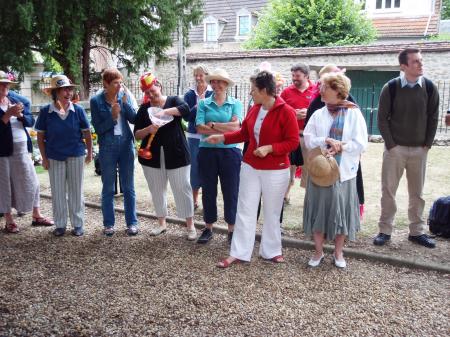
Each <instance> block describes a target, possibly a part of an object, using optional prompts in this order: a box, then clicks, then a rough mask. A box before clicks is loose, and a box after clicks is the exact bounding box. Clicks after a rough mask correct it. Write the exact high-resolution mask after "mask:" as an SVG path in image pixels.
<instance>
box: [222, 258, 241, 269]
mask: <svg viewBox="0 0 450 337" xmlns="http://www.w3.org/2000/svg"><path fill="white" fill-rule="evenodd" d="M241 262H242V261H241V260H239V259H235V260H233V261H231V262H230V261H228V260H227V259H223V260H220V261H219V262H217V264H216V267H217V268H221V269H225V268H228V267H229V266H231V265H232V264H239V263H241Z"/></svg>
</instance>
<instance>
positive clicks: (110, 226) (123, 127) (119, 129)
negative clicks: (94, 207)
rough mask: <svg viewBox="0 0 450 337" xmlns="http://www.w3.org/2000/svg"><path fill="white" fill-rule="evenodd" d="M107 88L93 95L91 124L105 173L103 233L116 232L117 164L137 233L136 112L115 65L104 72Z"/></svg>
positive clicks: (129, 221) (131, 229)
mask: <svg viewBox="0 0 450 337" xmlns="http://www.w3.org/2000/svg"><path fill="white" fill-rule="evenodd" d="M102 79H103V87H104V90H103V91H102V92H101V93H99V94H98V95H95V96H94V97H92V98H91V101H90V106H91V116H92V125H93V126H94V129H95V132H96V133H97V135H98V144H99V160H100V167H101V175H102V183H103V187H102V213H103V226H104V229H103V233H104V234H105V235H106V236H112V235H114V232H115V231H114V225H115V217H114V187H115V183H116V175H117V167H119V179H120V186H121V189H122V192H123V197H124V208H125V221H126V225H127V229H126V233H127V234H128V235H136V234H137V233H138V227H137V225H138V220H137V215H136V193H135V191H134V146H133V141H134V137H133V133H132V131H131V128H130V125H129V123H131V124H134V120H135V118H136V111H135V110H134V109H133V107H132V106H131V104H130V100H129V98H128V97H127V95H126V94H125V92H124V90H123V87H122V79H123V77H122V74H121V73H120V71H119V70H117V69H115V68H111V69H106V70H105V71H104V72H103V74H102Z"/></svg>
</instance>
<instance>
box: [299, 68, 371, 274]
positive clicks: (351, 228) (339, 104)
mask: <svg viewBox="0 0 450 337" xmlns="http://www.w3.org/2000/svg"><path fill="white" fill-rule="evenodd" d="M349 91H350V79H349V78H348V77H347V76H345V75H344V74H341V73H331V74H328V75H325V76H324V77H323V78H322V84H321V87H320V93H321V97H322V101H323V102H324V103H325V106H324V107H323V108H322V109H319V110H317V111H316V112H315V113H314V114H313V115H312V116H311V119H310V120H309V122H308V124H307V125H306V128H305V132H304V133H303V135H304V137H305V145H306V147H307V148H308V149H309V150H313V149H314V151H312V152H311V153H312V154H316V153H317V155H318V156H317V157H318V158H319V159H321V160H315V159H313V158H308V167H309V173H310V175H309V179H308V185H307V188H306V194H305V203H304V211H303V228H304V231H305V234H306V235H312V236H313V238H314V245H315V254H314V255H313V257H312V258H311V259H310V260H309V262H308V265H309V266H310V267H317V266H319V264H320V263H321V262H322V260H323V258H324V254H323V244H324V242H325V240H334V241H335V251H334V254H333V260H334V264H335V265H336V267H338V268H345V267H346V265H347V264H346V262H345V260H344V256H343V247H344V241H345V238H346V237H349V239H350V240H354V239H355V237H356V232H357V231H358V230H359V226H360V220H359V209H358V195H357V191H356V172H357V170H358V165H359V161H360V156H361V153H362V152H363V151H364V150H365V149H366V147H367V138H368V137H367V126H366V122H365V120H364V117H363V116H362V114H361V111H360V110H359V108H358V106H357V105H356V104H354V103H352V102H350V101H348V100H346V98H347V96H348V93H349ZM321 152H322V153H324V155H322V154H321ZM328 157H329V158H331V159H330V166H331V167H334V168H335V170H334V171H333V170H328V171H327V170H324V167H325V168H327V166H326V165H325V166H322V167H321V168H320V169H319V168H318V169H317V170H314V166H313V165H314V164H315V163H321V164H326V159H325V158H328ZM337 166H338V172H336V169H337ZM331 178H333V179H331Z"/></svg>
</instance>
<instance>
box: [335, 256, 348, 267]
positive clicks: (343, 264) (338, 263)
mask: <svg viewBox="0 0 450 337" xmlns="http://www.w3.org/2000/svg"><path fill="white" fill-rule="evenodd" d="M333 260H334V265H335V266H336V267H338V268H345V267H347V262H345V260H344V258H342V260H338V259H336V256H334V254H333Z"/></svg>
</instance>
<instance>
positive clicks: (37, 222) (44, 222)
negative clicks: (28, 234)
mask: <svg viewBox="0 0 450 337" xmlns="http://www.w3.org/2000/svg"><path fill="white" fill-rule="evenodd" d="M53 225H54V223H53V221H51V220H49V219H47V218H44V217H40V218H33V221H32V222H31V226H34V227H37V226H42V227H50V226H53Z"/></svg>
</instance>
